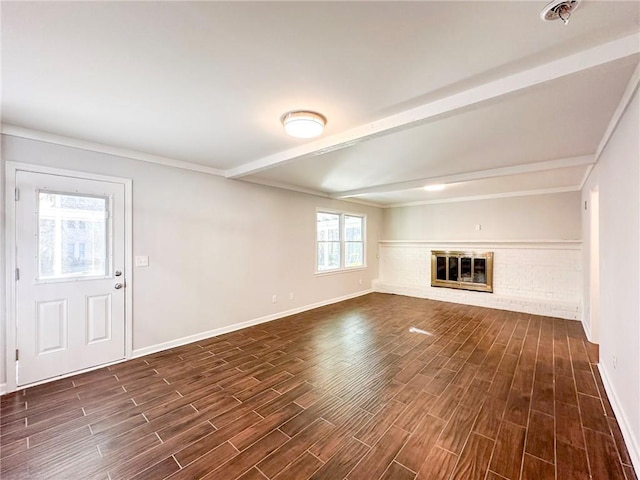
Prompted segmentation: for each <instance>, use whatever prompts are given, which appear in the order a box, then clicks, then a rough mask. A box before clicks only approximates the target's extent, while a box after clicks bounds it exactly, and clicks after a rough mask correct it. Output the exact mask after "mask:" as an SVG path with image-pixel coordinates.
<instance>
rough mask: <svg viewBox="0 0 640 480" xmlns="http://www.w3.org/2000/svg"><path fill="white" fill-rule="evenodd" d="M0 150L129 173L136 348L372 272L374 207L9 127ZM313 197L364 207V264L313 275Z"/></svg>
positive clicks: (286, 304)
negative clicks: (144, 260) (144, 258)
mask: <svg viewBox="0 0 640 480" xmlns="http://www.w3.org/2000/svg"><path fill="white" fill-rule="evenodd" d="M2 153H3V158H4V159H5V160H6V161H14V162H23V163H30V164H38V165H46V166H51V167H58V168H63V169H69V170H77V171H85V172H90V173H97V174H103V175H110V176H116V177H124V178H131V179H133V225H134V226H133V255H148V256H149V262H150V266H149V267H148V268H134V272H133V277H132V278H133V281H132V282H131V277H130V276H129V277H130V278H129V279H128V280H129V285H131V287H132V288H133V348H134V350H138V351H143V352H144V351H148V350H149V349H150V348H152V347H153V346H158V345H162V344H165V343H166V342H171V341H174V340H176V339H180V338H184V337H188V336H192V335H197V334H201V333H203V332H208V331H211V330H215V329H219V328H223V327H227V326H230V325H233V324H237V323H240V322H246V321H250V320H253V319H257V318H261V317H265V316H269V315H274V314H277V313H278V312H285V311H289V310H292V309H299V308H303V307H305V306H309V305H313V304H316V303H321V302H326V301H328V300H331V299H335V298H339V297H343V296H348V295H353V294H357V293H358V292H362V291H366V290H369V289H370V288H371V281H372V279H374V278H376V277H377V276H378V262H377V259H376V242H377V240H378V239H379V231H380V226H381V211H380V209H377V208H373V207H366V206H362V205H359V204H354V203H348V202H343V201H337V200H330V199H326V198H322V197H316V196H312V195H306V194H301V193H295V192H289V191H285V190H280V189H275V188H270V187H263V186H259V185H254V184H250V183H245V182H240V181H234V180H226V179H224V178H221V177H218V176H214V175H208V174H204V173H198V172H192V171H186V170H180V169H176V168H171V167H165V166H161V165H156V164H151V163H145V162H141V161H136V160H131V159H128V158H123V157H117V156H111V155H105V154H102V153H96V152H91V151H86V150H80V149H76V148H69V147H64V146H60V145H54V144H49V143H44V142H39V141H34V140H28V139H23V138H17V137H12V136H5V137H4V143H3V151H2ZM316 207H323V208H332V209H337V210H347V211H350V212H360V213H365V214H367V238H368V240H369V245H370V248H369V249H368V255H367V264H368V268H367V269H366V270H358V271H353V272H348V273H340V274H334V275H324V276H316V275H314V268H315V264H314V262H315V212H316ZM360 279H362V285H360V283H359V280H360ZM290 292H293V293H294V296H295V299H294V300H289V293H290ZM274 294H276V295H277V296H278V303H276V304H272V300H271V299H272V295H274ZM134 353H135V352H134Z"/></svg>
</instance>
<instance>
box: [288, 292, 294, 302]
mask: <svg viewBox="0 0 640 480" xmlns="http://www.w3.org/2000/svg"><path fill="white" fill-rule="evenodd" d="M294 298H295V297H294V295H293V292H289V300H293V299H294Z"/></svg>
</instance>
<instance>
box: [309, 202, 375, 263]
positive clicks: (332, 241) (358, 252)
mask: <svg viewBox="0 0 640 480" xmlns="http://www.w3.org/2000/svg"><path fill="white" fill-rule="evenodd" d="M316 232H317V235H316V242H317V265H316V267H317V271H318V272H324V271H327V270H338V269H341V268H353V267H362V266H364V217H363V216H357V215H349V214H344V213H333V212H318V213H317V214H316Z"/></svg>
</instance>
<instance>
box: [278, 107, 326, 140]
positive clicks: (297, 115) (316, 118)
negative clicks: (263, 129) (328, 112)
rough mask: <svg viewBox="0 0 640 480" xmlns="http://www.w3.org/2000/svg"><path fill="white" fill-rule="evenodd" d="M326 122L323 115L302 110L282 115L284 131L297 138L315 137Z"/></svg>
mask: <svg viewBox="0 0 640 480" xmlns="http://www.w3.org/2000/svg"><path fill="white" fill-rule="evenodd" d="M326 123H327V119H326V118H325V116H324V115H320V114H319V113H316V112H308V111H304V110H298V111H295V112H288V113H285V114H284V115H283V116H282V125H284V130H285V132H287V133H288V134H289V135H291V136H292V137H297V138H313V137H317V136H318V135H320V134H321V133H322V131H323V130H324V126H325V124H326Z"/></svg>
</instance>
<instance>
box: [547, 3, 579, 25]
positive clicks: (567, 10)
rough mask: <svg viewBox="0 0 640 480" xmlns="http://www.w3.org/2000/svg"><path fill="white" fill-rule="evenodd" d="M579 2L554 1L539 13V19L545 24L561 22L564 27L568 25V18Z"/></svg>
mask: <svg viewBox="0 0 640 480" xmlns="http://www.w3.org/2000/svg"><path fill="white" fill-rule="evenodd" d="M579 3H580V0H554V1H553V2H551V3H549V4H548V5H547V6H546V7H544V8H543V9H542V12H540V18H541V19H542V20H544V21H545V22H552V21H553V20H558V19H559V20H562V22H563V23H564V24H565V25H568V24H569V17H570V16H571V14H572V13H573V12H574V11H575V10H576V8H578V4H579Z"/></svg>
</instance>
